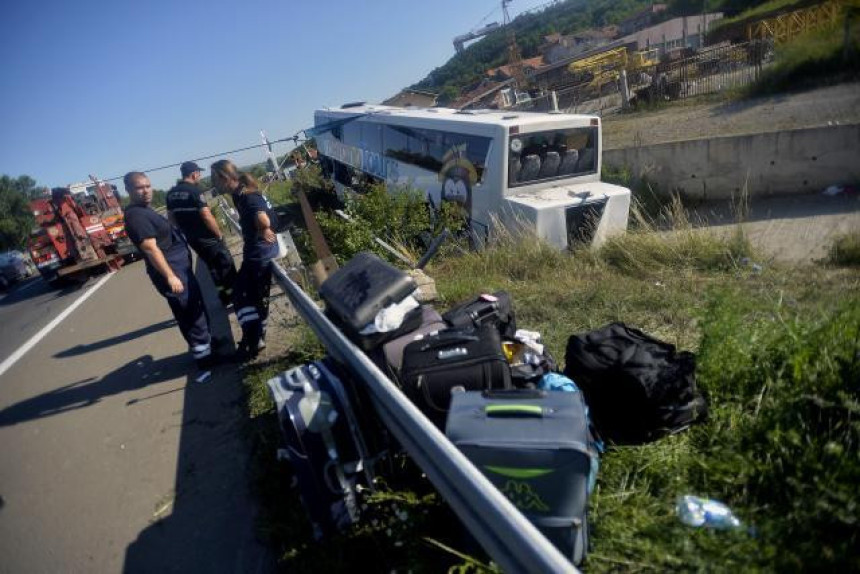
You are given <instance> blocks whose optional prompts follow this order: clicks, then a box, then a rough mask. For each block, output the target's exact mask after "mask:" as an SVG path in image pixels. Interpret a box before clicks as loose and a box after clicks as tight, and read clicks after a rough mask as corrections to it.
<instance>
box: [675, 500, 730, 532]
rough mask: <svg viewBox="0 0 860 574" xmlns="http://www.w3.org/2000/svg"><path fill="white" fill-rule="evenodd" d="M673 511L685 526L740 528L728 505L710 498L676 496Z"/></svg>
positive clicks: (721, 528) (720, 528) (723, 528)
mask: <svg viewBox="0 0 860 574" xmlns="http://www.w3.org/2000/svg"><path fill="white" fill-rule="evenodd" d="M675 512H676V513H677V514H678V518H680V519H681V522H683V523H684V524H686V525H687V526H695V527H700V526H704V527H706V528H715V529H718V530H731V529H734V528H740V526H741V521H740V520H738V518H737V517H736V516H735V515H734V513H733V512H732V511H731V509H729V507H728V506H726V505H725V504H723V503H722V502H718V501H716V500H711V499H710V498H699V497H698V496H691V495H689V494H688V495H684V496H681V497H679V498H678V502H677V504H676V505H675Z"/></svg>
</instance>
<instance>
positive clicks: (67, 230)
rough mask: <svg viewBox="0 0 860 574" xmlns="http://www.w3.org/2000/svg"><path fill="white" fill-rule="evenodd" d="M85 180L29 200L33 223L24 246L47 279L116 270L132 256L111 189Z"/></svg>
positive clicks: (105, 185)
mask: <svg viewBox="0 0 860 574" xmlns="http://www.w3.org/2000/svg"><path fill="white" fill-rule="evenodd" d="M90 179H91V180H92V184H89V185H87V184H78V185H73V186H69V187H57V188H54V189H53V190H52V191H51V194H50V196H45V197H42V198H38V199H34V200H31V201H30V207H31V209H32V210H33V215H34V216H35V218H36V228H35V229H34V230H33V231H32V233H31V234H30V239H29V241H28V249H29V251H30V257H31V258H32V260H33V263H34V264H35V265H36V268H37V269H38V270H39V272H40V273H41V274H42V277H44V278H45V280H47V281H48V282H50V283H55V284H56V283H60V282H62V281H64V280H83V279H86V278H87V277H89V276H90V275H92V274H95V273H101V272H104V271H108V270H117V269H119V268H120V267H122V264H123V262H124V261H128V260H130V259H132V258H133V257H134V256H135V253H136V251H135V247H134V245H133V244H132V243H131V240H129V238H128V235H126V232H125V219H124V217H123V212H122V207H121V206H120V204H119V201H118V200H117V197H116V194H115V190H116V188H115V187H114V186H111V185H109V184H107V183H105V182H103V181H99V180H97V179H96V178H95V177H93V176H90Z"/></svg>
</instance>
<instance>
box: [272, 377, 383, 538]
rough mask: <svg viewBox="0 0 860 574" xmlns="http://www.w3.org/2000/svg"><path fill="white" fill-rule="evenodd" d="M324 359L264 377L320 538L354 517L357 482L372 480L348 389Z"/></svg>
mask: <svg viewBox="0 0 860 574" xmlns="http://www.w3.org/2000/svg"><path fill="white" fill-rule="evenodd" d="M334 369H335V366H334V364H333V363H330V362H329V361H327V360H324V361H317V362H314V363H310V364H307V365H302V366H300V367H295V368H293V369H290V370H289V371H286V372H283V373H281V374H280V375H278V376H277V377H275V378H273V379H271V380H269V381H268V386H269V389H270V391H271V393H272V398H273V399H274V401H275V406H276V409H277V413H278V420H279V423H280V428H281V436H282V438H283V440H284V443H285V446H286V450H287V453H288V455H289V459H290V463H291V465H292V468H293V471H294V473H295V476H296V479H297V482H298V487H299V492H300V495H301V499H302V503H303V504H304V506H305V510H306V511H307V514H308V518H309V519H310V522H311V525H312V527H313V533H314V537H315V538H316V539H320V538H322V537H324V536H327V535H330V534H332V533H334V532H335V531H337V530H342V529H344V528H346V527H348V526H349V525H351V524H353V523H354V522H356V521H357V520H358V517H359V506H358V492H357V489H356V484H357V483H358V482H364V483H366V484H367V485H368V486H372V484H373V477H374V472H373V467H374V464H375V462H376V460H377V458H378V456H379V455H375V456H374V455H372V454H371V452H370V450H369V449H368V446H367V443H366V442H365V440H364V436H363V433H362V428H361V425H360V423H359V419H358V417H356V413H355V412H354V411H353V408H352V403H351V400H350V396H349V392H348V389H347V388H346V387H344V385H343V383H342V381H341V379H340V378H339V377H338V376H337V375H336V374H335V373H334Z"/></svg>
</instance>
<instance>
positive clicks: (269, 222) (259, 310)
mask: <svg viewBox="0 0 860 574" xmlns="http://www.w3.org/2000/svg"><path fill="white" fill-rule="evenodd" d="M212 183H213V184H214V185H215V187H216V188H217V189H218V191H220V192H222V193H230V194H231V195H232V197H233V205H234V206H235V207H236V211H238V212H239V223H240V225H241V226H242V240H243V242H244V246H243V248H242V266H241V267H240V268H239V277H238V278H237V279H236V283H235V284H234V286H233V307H234V309H235V310H236V318H237V319H238V321H239V325H241V327H242V340H241V341H240V342H239V350H238V351H237V353H238V355H237V356H238V358H239V359H240V360H248V359H253V358H254V357H256V356H257V353H258V352H259V351H260V350H261V349H263V348H264V347H265V346H266V342H265V339H266V321H267V319H268V317H269V289H270V287H271V284H272V266H271V265H270V262H271V261H272V259H274V258H275V257H277V255H278V241H277V236H276V235H275V231H274V230H275V228H277V225H278V217H277V215H275V212H274V210H273V209H272V204H271V203H269V200H268V199H267V198H266V196H264V195H263V194H262V192H261V191H260V189H259V186H258V184H257V181H256V180H255V179H254V177H253V176H252V175H250V174H247V173H244V172H240V171H239V170H237V169H236V166H235V165H233V164H232V163H231V162H230V161H228V160H221V161H217V162H215V163H214V164H212Z"/></svg>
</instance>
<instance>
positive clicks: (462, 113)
mask: <svg viewBox="0 0 860 574" xmlns="http://www.w3.org/2000/svg"><path fill="white" fill-rule="evenodd" d="M317 112H318V113H324V114H326V115H328V116H330V117H350V116H356V115H368V116H382V117H386V116H387V117H399V118H418V119H428V120H443V119H444V120H446V121H452V122H462V123H464V124H492V125H518V126H523V125H528V124H538V123H545V122H547V121H548V120H576V119H578V120H582V121H583V122H589V123H591V121H590V120H593V119H598V116H592V115H582V114H560V113H549V112H523V111H519V110H516V111H515V110H487V109H482V110H455V109H453V108H412V107H410V108H399V107H394V106H383V105H375V104H351V105H349V107H345V108H322V109H319V110H317Z"/></svg>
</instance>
